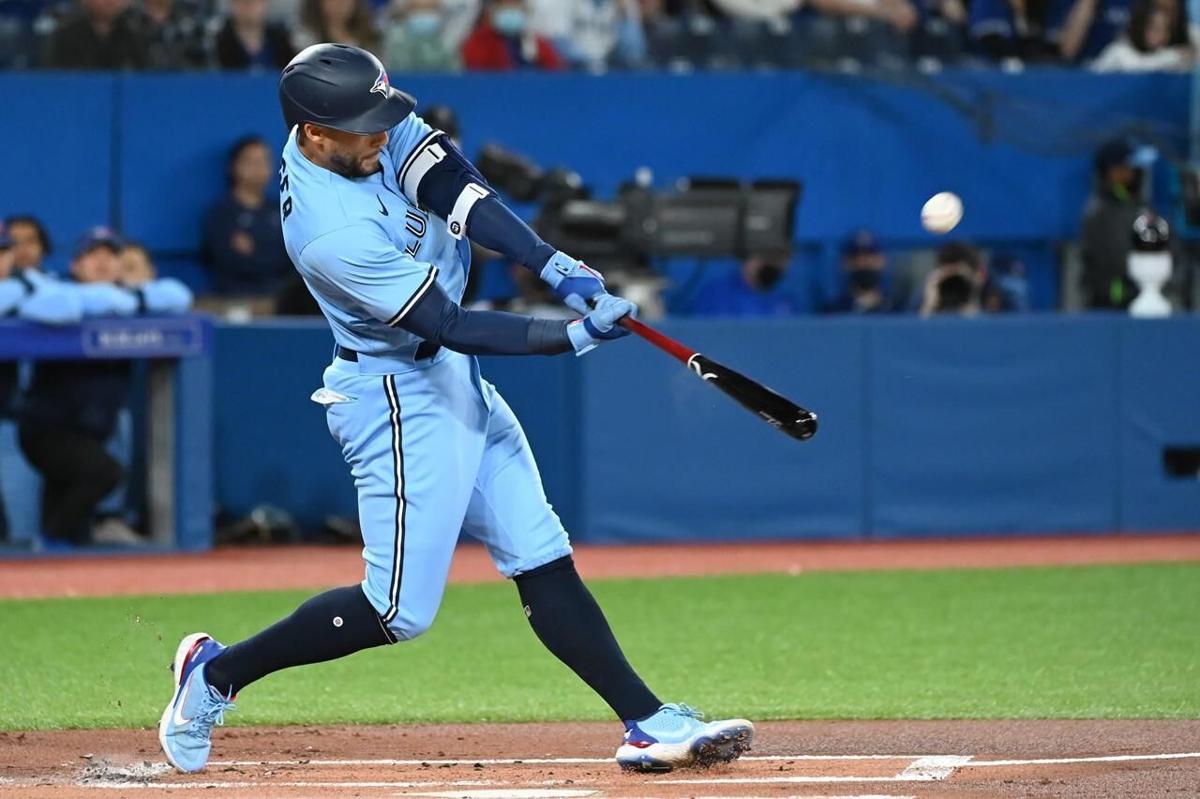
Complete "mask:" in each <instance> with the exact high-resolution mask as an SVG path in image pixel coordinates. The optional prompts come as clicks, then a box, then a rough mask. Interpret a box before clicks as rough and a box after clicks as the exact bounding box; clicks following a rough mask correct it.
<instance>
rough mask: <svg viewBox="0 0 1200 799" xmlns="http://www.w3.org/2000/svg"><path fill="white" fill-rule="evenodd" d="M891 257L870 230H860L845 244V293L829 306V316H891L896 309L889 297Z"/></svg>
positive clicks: (843, 288) (843, 287) (843, 290)
mask: <svg viewBox="0 0 1200 799" xmlns="http://www.w3.org/2000/svg"><path fill="white" fill-rule="evenodd" d="M886 270H887V258H886V257H885V256H884V254H883V250H881V249H880V248H879V243H878V242H877V241H876V240H875V236H874V234H873V233H871V231H869V230H865V229H864V230H857V231H855V232H854V233H853V234H852V235H851V236H850V237H849V238H847V239H846V241H845V242H844V243H843V244H842V281H843V282H842V291H841V294H840V295H839V296H838V297H836V298H834V300H833V302H831V303H829V305H827V306H826V308H825V311H826V312H828V313H888V312H890V311H894V310H896V306H895V303H894V302H893V301H892V299H891V298H890V297H888V295H887V286H886V274H885V273H886Z"/></svg>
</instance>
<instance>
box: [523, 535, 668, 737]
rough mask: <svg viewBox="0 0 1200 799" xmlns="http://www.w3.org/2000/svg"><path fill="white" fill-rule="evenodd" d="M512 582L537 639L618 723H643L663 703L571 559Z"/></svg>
mask: <svg viewBox="0 0 1200 799" xmlns="http://www.w3.org/2000/svg"><path fill="white" fill-rule="evenodd" d="M514 580H515V582H516V584H517V591H518V592H519V593H520V595H521V603H522V604H524V605H525V615H526V616H528V617H529V624H530V625H531V626H532V627H533V631H534V632H535V633H536V634H537V637H538V638H539V639H540V640H541V642H542V643H543V644H545V646H546V648H547V649H549V650H550V651H551V652H553V653H554V656H555V657H557V658H558V659H559V660H561V661H562V662H563V663H565V664H567V666H569V667H570V668H571V671H573V672H575V673H576V674H578V675H579V677H580V679H582V680H583V681H584V682H585V683H587V684H588V685H589V686H590V687H591V689H592V690H593V691H595V692H596V693H598V694H600V697H601V698H602V699H604V701H605V702H607V703H608V704H609V706H610V707H612V709H613V710H614V711H615V712H616V714H617V717H618V718H620V719H622V720H625V721H628V720H632V719H642V718H645V717H646V716H649V715H650V714H651V713H654V712H655V711H657V710H658V708H659V706H660V705H662V702H660V701H659V700H658V697H657V696H655V695H654V693H653V692H652V691H651V690H650V689H649V688H647V687H646V684H645V683H644V682H642V678H641V677H638V676H637V673H636V672H635V671H634V670H633V667H632V666H630V665H629V661H627V660H625V655H623V654H622V653H621V647H620V645H619V644H617V639H616V638H614V637H613V634H612V630H611V629H609V626H608V622H607V621H606V620H605V618H604V613H603V611H601V610H600V606H599V605H597V604H596V600H595V599H594V598H592V594H591V592H590V591H588V590H587V586H585V585H584V584H583V580H581V579H580V578H579V573H578V572H577V571H575V561H574V560H572V559H571V556H570V555H568V556H566V557H564V558H559V559H558V560H555V561H551V562H550V563H547V564H546V565H545V566H539V567H538V568H536V569H534V570H532V571H529V572H526V573H524V574H518V575H517V576H516V577H515V578H514Z"/></svg>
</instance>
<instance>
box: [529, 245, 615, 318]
mask: <svg viewBox="0 0 1200 799" xmlns="http://www.w3.org/2000/svg"><path fill="white" fill-rule="evenodd" d="M541 278H542V280H544V281H546V283H547V284H548V285H549V286H550V288H552V289H554V293H555V294H557V295H558V296H559V297H561V298H562V301H563V302H564V303H566V305H567V307H568V308H570V309H571V310H573V311H575V312H576V313H581V314H586V313H587V312H588V310H589V306H588V300H596V299H598V298H599V297H601V296H602V295H604V294H605V293H606V292H605V290H604V277H603V276H602V275H601V274H600V273H599V272H597V271H596V270H595V269H592V268H591V267H590V266H588V265H587V264H585V263H584V262H583V261H577V260H575V259H574V258H572V257H571V256H569V255H567V254H566V253H565V252H562V251H561V250H560V251H559V252H556V253H554V255H552V256H551V257H550V260H549V261H547V262H546V265H545V266H544V267H542V271H541Z"/></svg>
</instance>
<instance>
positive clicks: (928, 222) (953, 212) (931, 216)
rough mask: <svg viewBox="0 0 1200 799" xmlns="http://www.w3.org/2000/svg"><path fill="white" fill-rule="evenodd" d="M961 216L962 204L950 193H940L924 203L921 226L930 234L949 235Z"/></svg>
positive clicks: (956, 196) (955, 195)
mask: <svg viewBox="0 0 1200 799" xmlns="http://www.w3.org/2000/svg"><path fill="white" fill-rule="evenodd" d="M962 216H963V204H962V200H960V199H959V197H958V195H957V194H955V193H954V192H952V191H940V192H938V193H937V194H935V195H933V196H932V197H930V198H929V199H928V200H926V201H925V205H924V206H923V207H922V208H921V224H922V225H924V226H925V229H926V230H928V231H929V232H930V233H949V232H950V231H951V230H954V227H955V225H957V224H958V223H959V222H960V221H961V220H962Z"/></svg>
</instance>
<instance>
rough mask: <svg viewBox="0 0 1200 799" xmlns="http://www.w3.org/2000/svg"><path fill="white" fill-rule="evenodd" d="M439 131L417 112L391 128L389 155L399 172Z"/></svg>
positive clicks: (389, 132)
mask: <svg viewBox="0 0 1200 799" xmlns="http://www.w3.org/2000/svg"><path fill="white" fill-rule="evenodd" d="M438 133H439V131H436V130H434V129H433V128H431V127H429V125H428V124H426V122H425V120H423V119H421V118H420V117H419V116H417V115H416V114H409V115H408V116H407V117H405V118H404V120H403V121H402V122H401V123H400V124H399V125H397V126H396V127H394V128H392V129H391V130H389V131H388V143H387V149H388V155H390V156H391V157H392V163H393V164H395V165H396V169H397V170H398V173H399V172H403V171H404V166H405V164H406V163H407V162H408V161H409V160H410V159H411V158H412V156H413V155H414V154H415V153H417V152H419V151H420V150H421V148H422V147H424V146H425V145H426V144H427V143H428V142H429V141H432V140H433V138H434V137H435V136H436V135H437V134H438ZM397 177H398V175H397ZM413 199H414V200H415V199H416V198H413Z"/></svg>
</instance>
